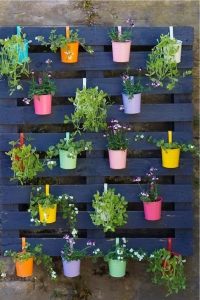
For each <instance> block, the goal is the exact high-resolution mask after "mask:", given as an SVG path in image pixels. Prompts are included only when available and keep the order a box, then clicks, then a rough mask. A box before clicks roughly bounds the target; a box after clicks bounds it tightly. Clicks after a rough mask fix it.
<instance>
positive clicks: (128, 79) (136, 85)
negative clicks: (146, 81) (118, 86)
mask: <svg viewBox="0 0 200 300" xmlns="http://www.w3.org/2000/svg"><path fill="white" fill-rule="evenodd" d="M139 72H141V69H139ZM122 81H123V83H122V85H123V93H124V94H125V95H128V98H129V99H132V98H133V97H134V95H135V94H140V93H142V92H143V91H144V87H143V85H142V84H141V81H140V75H139V76H138V81H137V82H136V81H135V77H134V76H130V74H129V69H127V70H126V72H125V73H124V74H123V75H122Z"/></svg>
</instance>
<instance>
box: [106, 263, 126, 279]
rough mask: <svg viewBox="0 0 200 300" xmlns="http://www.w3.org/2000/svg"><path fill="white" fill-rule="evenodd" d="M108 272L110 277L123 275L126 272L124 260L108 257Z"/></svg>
mask: <svg viewBox="0 0 200 300" xmlns="http://www.w3.org/2000/svg"><path fill="white" fill-rule="evenodd" d="M108 267H109V274H110V276H111V277H118V278H120V277H124V276H125V274H126V261H125V260H117V259H110V260H109V261H108Z"/></svg>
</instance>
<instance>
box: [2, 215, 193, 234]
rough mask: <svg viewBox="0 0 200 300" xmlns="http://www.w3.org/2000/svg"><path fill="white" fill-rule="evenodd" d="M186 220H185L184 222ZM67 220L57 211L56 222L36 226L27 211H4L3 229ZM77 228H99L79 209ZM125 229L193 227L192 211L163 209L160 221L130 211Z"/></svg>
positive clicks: (59, 224)
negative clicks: (146, 218)
mask: <svg viewBox="0 0 200 300" xmlns="http://www.w3.org/2000/svg"><path fill="white" fill-rule="evenodd" d="M183 220H184V222H183ZM66 226H67V225H66V220H63V219H62V217H61V215H60V213H57V221H56V223H52V224H48V226H46V227H44V226H35V225H34V224H33V223H31V222H30V214H29V213H27V212H22V211H21V212H10V211H7V212H6V211H4V212H2V229H3V230H22V229H24V230H28V229H30V230H39V229H40V230H42V229H45V228H46V229H58V228H66ZM76 227H77V229H97V227H96V226H95V225H94V224H93V223H92V220H91V218H90V215H89V212H86V211H79V214H78V217H77V224H76ZM121 228H124V229H139V228H158V229H161V228H181V229H182V228H192V211H191V210H187V211H162V218H161V220H159V221H155V222H150V221H146V220H145V219H144V212H143V211H129V212H128V221H127V224H125V225H124V226H123V227H121Z"/></svg>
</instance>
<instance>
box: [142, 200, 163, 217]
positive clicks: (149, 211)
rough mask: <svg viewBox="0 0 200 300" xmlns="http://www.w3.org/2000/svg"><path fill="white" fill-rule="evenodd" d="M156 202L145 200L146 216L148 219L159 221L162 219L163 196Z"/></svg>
mask: <svg viewBox="0 0 200 300" xmlns="http://www.w3.org/2000/svg"><path fill="white" fill-rule="evenodd" d="M159 199H160V200H158V201H155V202H143V206H144V218H145V220H148V221H158V220H160V219H161V207H162V198H161V197H159Z"/></svg>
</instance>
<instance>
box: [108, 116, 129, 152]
mask: <svg viewBox="0 0 200 300" xmlns="http://www.w3.org/2000/svg"><path fill="white" fill-rule="evenodd" d="M129 130H131V128H130V127H127V126H124V125H123V126H122V125H120V124H119V121H118V120H111V122H110V125H109V126H108V130H107V133H106V134H105V135H104V136H105V137H107V141H108V149H109V150H126V149H127V148H128V143H129V139H128V138H127V134H126V133H127V131H129Z"/></svg>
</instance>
